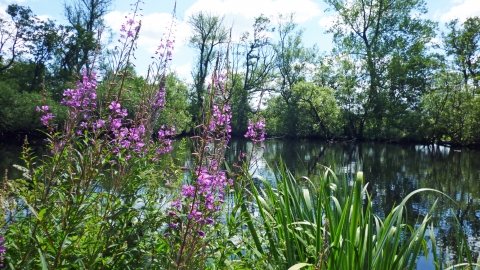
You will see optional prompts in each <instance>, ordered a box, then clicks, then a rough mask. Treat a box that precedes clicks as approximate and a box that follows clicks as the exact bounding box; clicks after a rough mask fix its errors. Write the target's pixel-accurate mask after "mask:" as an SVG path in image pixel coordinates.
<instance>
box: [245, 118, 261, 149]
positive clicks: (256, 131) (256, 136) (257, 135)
mask: <svg viewBox="0 0 480 270" xmlns="http://www.w3.org/2000/svg"><path fill="white" fill-rule="evenodd" d="M248 122H249V124H248V130H247V133H246V134H245V138H250V139H252V142H253V143H257V142H263V141H264V140H265V119H262V120H259V121H258V122H252V120H249V121H248Z"/></svg>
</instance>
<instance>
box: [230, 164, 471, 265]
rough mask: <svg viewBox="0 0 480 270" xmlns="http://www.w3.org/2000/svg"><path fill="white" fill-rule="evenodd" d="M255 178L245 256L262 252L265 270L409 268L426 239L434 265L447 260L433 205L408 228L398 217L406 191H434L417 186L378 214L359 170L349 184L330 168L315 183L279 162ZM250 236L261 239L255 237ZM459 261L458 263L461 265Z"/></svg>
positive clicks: (403, 218) (402, 213) (460, 248)
mask: <svg viewBox="0 0 480 270" xmlns="http://www.w3.org/2000/svg"><path fill="white" fill-rule="evenodd" d="M255 178H257V179H260V181H261V182H260V183H255V182H254V181H253V180H252V179H251V180H250V184H251V185H250V190H251V193H250V195H249V196H247V198H251V200H252V203H253V205H254V206H255V208H256V209H257V211H258V214H259V216H258V218H256V219H253V218H252V217H251V215H250V214H245V215H244V216H243V217H244V219H245V222H247V223H248V222H253V223H254V224H253V225H252V226H248V229H249V232H250V233H251V234H252V236H253V237H252V238H253V242H254V243H251V244H250V245H251V248H252V249H255V250H257V253H254V252H253V253H247V256H256V257H259V258H260V259H261V258H267V259H266V263H265V266H263V267H264V268H266V269H279V268H282V269H300V268H304V267H307V268H308V269H415V268H416V264H417V260H416V259H414V258H417V256H418V255H419V254H420V252H422V251H423V252H425V254H427V253H428V250H427V249H428V248H427V239H428V238H429V239H430V241H431V243H432V244H433V245H432V247H433V248H432V249H431V250H430V252H432V253H433V254H434V262H435V267H436V269H442V267H445V266H448V264H449V262H444V261H441V260H440V259H439V258H440V256H439V254H437V253H438V250H437V249H436V245H435V237H434V234H433V231H434V230H433V225H430V223H431V218H432V214H433V212H432V211H433V209H434V208H435V204H434V205H433V206H432V209H431V210H430V212H429V213H428V214H427V215H426V216H425V217H423V218H422V219H421V220H419V223H418V224H416V225H415V226H412V225H410V224H406V223H405V222H406V215H407V213H405V211H406V209H405V205H406V204H407V202H408V201H409V200H410V199H411V197H412V196H414V195H416V194H418V193H421V192H434V193H437V194H441V195H443V196H446V195H444V194H443V193H441V192H438V191H436V190H432V189H419V190H416V191H414V192H412V193H410V194H408V195H407V196H406V197H405V198H404V199H403V201H402V202H401V203H400V204H399V205H398V206H396V207H395V208H393V209H392V210H391V211H390V212H389V213H388V214H387V216H386V217H385V218H384V219H381V218H379V217H377V216H375V215H374V214H373V210H372V202H371V199H370V196H369V194H368V193H367V185H368V184H365V183H364V180H363V173H361V172H358V173H357V176H356V178H355V179H352V180H351V181H352V182H353V186H352V187H350V188H349V187H348V185H347V180H346V179H343V181H341V180H339V179H338V178H337V177H336V176H335V175H334V174H333V172H332V171H331V170H330V169H329V168H325V173H324V175H323V176H322V177H321V179H320V181H319V182H318V183H317V182H315V183H314V182H312V181H310V180H309V179H308V178H306V177H302V178H300V179H295V178H294V177H293V176H292V174H290V172H288V171H287V170H286V169H285V168H284V166H283V164H280V168H279V170H278V172H277V174H276V181H275V182H274V183H270V182H268V181H266V180H264V179H263V178H261V177H259V176H255ZM239 203H241V204H246V201H240V202H239ZM244 213H245V212H244ZM428 234H430V235H428ZM459 235H462V233H460V234H459ZM257 238H258V239H261V240H260V241H261V244H260V243H256V240H255V239H257ZM460 239H462V240H461V241H460V242H459V243H458V244H459V245H458V251H459V254H463V252H464V248H465V245H466V241H465V239H464V237H460ZM250 242H252V240H250ZM465 252H466V254H467V255H466V257H465V260H467V261H468V263H470V264H471V265H474V261H472V258H471V256H470V253H469V251H468V248H467V251H465ZM239 256H240V255H239ZM462 260H463V259H462ZM462 260H461V261H459V265H458V266H462V265H464V264H462V263H460V262H462Z"/></svg>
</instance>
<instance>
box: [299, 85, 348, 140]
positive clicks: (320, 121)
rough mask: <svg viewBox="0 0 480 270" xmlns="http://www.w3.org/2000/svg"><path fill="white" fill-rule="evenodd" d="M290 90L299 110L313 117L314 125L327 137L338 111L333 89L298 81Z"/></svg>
mask: <svg viewBox="0 0 480 270" xmlns="http://www.w3.org/2000/svg"><path fill="white" fill-rule="evenodd" d="M292 90H293V91H292V92H293V97H294V99H295V100H296V103H297V106H298V107H299V109H300V111H301V112H302V113H303V114H307V115H310V116H311V117H313V118H314V119H315V125H314V127H319V128H320V130H321V131H322V133H323V135H324V138H329V136H330V135H332V132H331V131H332V129H333V128H334V124H336V120H337V117H338V113H339V109H338V106H337V101H336V100H335V96H334V91H333V89H331V88H329V87H319V86H316V85H315V84H314V83H307V82H299V83H297V84H296V85H295V86H294V87H293V89H292ZM317 129H318V128H317Z"/></svg>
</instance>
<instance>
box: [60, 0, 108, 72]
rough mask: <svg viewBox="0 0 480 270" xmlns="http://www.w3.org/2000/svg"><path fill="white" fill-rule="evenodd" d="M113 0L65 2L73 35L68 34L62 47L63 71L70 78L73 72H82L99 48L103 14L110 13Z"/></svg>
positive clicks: (66, 13)
mask: <svg viewBox="0 0 480 270" xmlns="http://www.w3.org/2000/svg"><path fill="white" fill-rule="evenodd" d="M112 3H113V0H71V1H70V2H69V3H67V2H65V3H64V11H65V17H66V19H67V20H68V22H69V23H70V26H69V27H68V28H67V31H69V32H71V33H73V35H67V36H66V38H67V39H66V42H65V44H64V46H65V47H64V48H63V49H62V53H63V54H62V56H61V71H62V73H63V76H65V77H67V78H69V76H70V75H71V74H73V73H80V71H81V69H82V68H86V69H87V71H88V70H89V65H87V63H88V61H89V59H90V57H91V54H92V52H94V51H95V49H96V48H97V44H98V41H97V40H96V37H97V35H98V34H99V31H100V32H101V31H102V27H103V16H104V15H105V14H107V13H108V11H109V8H110V6H111V5H112Z"/></svg>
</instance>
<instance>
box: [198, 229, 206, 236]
mask: <svg viewBox="0 0 480 270" xmlns="http://www.w3.org/2000/svg"><path fill="white" fill-rule="evenodd" d="M197 233H198V235H200V236H201V237H204V236H205V233H204V232H203V231H201V230H198V231H197Z"/></svg>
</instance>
